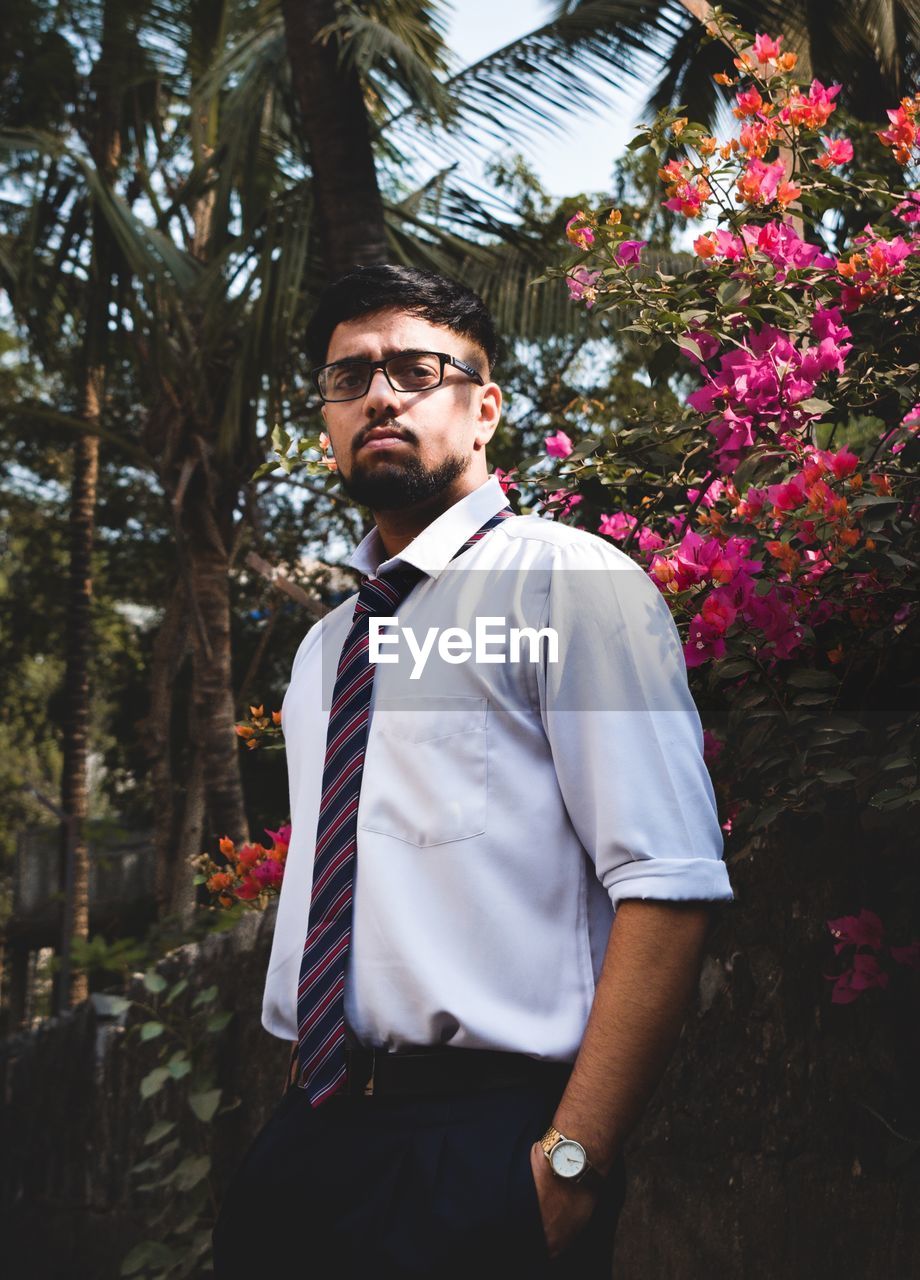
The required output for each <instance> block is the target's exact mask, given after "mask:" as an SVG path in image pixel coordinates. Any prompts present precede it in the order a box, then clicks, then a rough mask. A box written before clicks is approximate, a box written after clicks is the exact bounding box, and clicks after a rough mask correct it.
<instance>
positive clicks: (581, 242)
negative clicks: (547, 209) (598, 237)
mask: <svg viewBox="0 0 920 1280" xmlns="http://www.w3.org/2000/svg"><path fill="white" fill-rule="evenodd" d="M587 221H588V219H587V218H586V217H585V215H584V213H583V212H582V210H581V209H579V210H578V212H577V213H576V214H574V215H573V216H572V217H571V218H569V220H568V222H567V223H566V224H565V234H566V238H567V239H568V240H570V241H571V243H572V244H574V245H577V246H578V248H579V249H590V248H591V246H592V244H594V232H593V231H592V230H591V228H590V227H588V226H586V225H585V223H586V222H587Z"/></svg>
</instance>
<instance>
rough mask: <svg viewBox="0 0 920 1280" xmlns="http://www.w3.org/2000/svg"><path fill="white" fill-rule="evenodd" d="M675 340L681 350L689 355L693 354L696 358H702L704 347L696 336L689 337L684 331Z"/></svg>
mask: <svg viewBox="0 0 920 1280" xmlns="http://www.w3.org/2000/svg"><path fill="white" fill-rule="evenodd" d="M675 341H676V343H677V345H678V346H679V347H680V349H681V351H683V352H685V353H686V354H687V355H690V356H693V358H694V359H695V360H702V358H703V349H702V347H701V346H700V344H699V343H698V342H697V341H696V340H695V339H694V338H688V337H687V335H686V334H685V333H682V334H681V335H680V337H679V338H676V339H675Z"/></svg>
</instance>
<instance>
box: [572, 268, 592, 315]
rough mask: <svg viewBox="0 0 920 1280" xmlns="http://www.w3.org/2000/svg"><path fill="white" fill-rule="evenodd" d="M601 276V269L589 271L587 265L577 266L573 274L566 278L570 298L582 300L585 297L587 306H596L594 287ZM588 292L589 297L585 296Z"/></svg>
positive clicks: (577, 300)
mask: <svg viewBox="0 0 920 1280" xmlns="http://www.w3.org/2000/svg"><path fill="white" fill-rule="evenodd" d="M600 277H601V273H600V272H599V271H589V270H588V269H587V267H576V268H575V270H574V271H573V272H572V274H571V275H569V276H566V278H565V282H566V284H567V285H568V289H569V300H570V301H571V302H580V301H581V300H582V298H584V303H585V306H586V307H587V308H588V309H589V310H590V309H591V307H593V306H594V301H595V298H594V289H595V286H596V285H597V282H598V280H599V279H600ZM586 293H587V294H588V296H587V297H585V294H586Z"/></svg>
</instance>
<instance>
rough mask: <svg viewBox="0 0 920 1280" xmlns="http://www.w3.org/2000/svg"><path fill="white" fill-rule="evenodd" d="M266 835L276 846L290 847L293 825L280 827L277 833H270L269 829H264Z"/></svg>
mask: <svg viewBox="0 0 920 1280" xmlns="http://www.w3.org/2000/svg"><path fill="white" fill-rule="evenodd" d="M264 830H265V834H266V835H267V836H268V837H269V838H270V839H271V841H272V842H273V843H274V844H283V845H289V844H290V843H291V824H290V823H288V824H287V826H284V827H279V828H278V830H277V831H269V829H268V827H265V828H264Z"/></svg>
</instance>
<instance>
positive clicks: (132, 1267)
mask: <svg viewBox="0 0 920 1280" xmlns="http://www.w3.org/2000/svg"><path fill="white" fill-rule="evenodd" d="M178 1257H179V1255H178V1254H177V1253H176V1251H175V1250H174V1249H170V1248H169V1247H168V1245H165V1244H161V1243H160V1241H159V1240H144V1241H143V1242H142V1243H141V1244H138V1245H135V1246H134V1248H133V1249H132V1250H131V1252H130V1253H129V1254H128V1256H127V1257H126V1258H125V1260H124V1262H123V1263H122V1264H121V1274H122V1275H123V1276H134V1275H137V1273H138V1272H139V1271H141V1270H143V1269H144V1268H145V1267H171V1266H173V1265H174V1263H175V1262H176V1260H177V1259H178Z"/></svg>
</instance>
